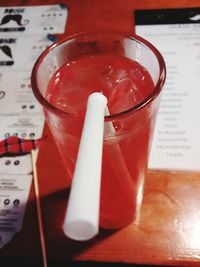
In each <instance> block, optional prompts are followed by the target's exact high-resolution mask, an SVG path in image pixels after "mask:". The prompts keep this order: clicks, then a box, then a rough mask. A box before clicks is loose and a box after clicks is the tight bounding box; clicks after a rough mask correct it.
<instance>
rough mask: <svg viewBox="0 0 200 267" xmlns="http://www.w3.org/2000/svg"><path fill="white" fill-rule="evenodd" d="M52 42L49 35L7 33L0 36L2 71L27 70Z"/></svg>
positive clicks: (0, 66)
mask: <svg viewBox="0 0 200 267" xmlns="http://www.w3.org/2000/svg"><path fill="white" fill-rule="evenodd" d="M51 44H52V41H51V40H49V39H48V36H47V35H39V34H38V35H20V36H18V35H16V33H12V34H10V33H9V34H7V35H6V36H4V37H3V38H0V72H3V71H6V72H7V71H16V70H17V71H27V70H29V71H30V73H31V70H32V68H33V65H34V63H35V61H36V60H37V58H38V57H39V55H40V54H41V53H42V52H43V51H44V50H45V49H46V48H47V47H48V46H49V45H51Z"/></svg>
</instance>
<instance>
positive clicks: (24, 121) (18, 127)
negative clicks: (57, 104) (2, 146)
mask: <svg viewBox="0 0 200 267" xmlns="http://www.w3.org/2000/svg"><path fill="white" fill-rule="evenodd" d="M0 121H1V126H0V139H5V138H6V137H9V136H13V135H16V136H18V137H20V138H23V139H38V138H40V137H41V136H42V132H43V126H44V118H43V117H40V116H33V115H32V116H19V115H16V116H9V115H6V116H1V115H0Z"/></svg>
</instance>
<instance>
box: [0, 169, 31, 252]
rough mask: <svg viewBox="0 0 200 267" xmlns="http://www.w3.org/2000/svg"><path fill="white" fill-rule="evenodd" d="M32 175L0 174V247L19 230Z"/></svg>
mask: <svg viewBox="0 0 200 267" xmlns="http://www.w3.org/2000/svg"><path fill="white" fill-rule="evenodd" d="M31 181H32V175H22V174H20V175H19V174H17V175H16V174H15V175H14V174H13V175H3V174H0V237H1V242H0V247H2V246H3V245H5V243H6V242H8V241H10V240H11V238H12V236H13V235H15V234H16V233H17V232H19V231H21V228H22V222H23V218H24V212H25V207H26V203H27V200H28V195H29V191H30V186H31Z"/></svg>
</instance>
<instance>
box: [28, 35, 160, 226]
mask: <svg viewBox="0 0 200 267" xmlns="http://www.w3.org/2000/svg"><path fill="white" fill-rule="evenodd" d="M138 62H139V63H140V64H139V63H138ZM143 66H145V68H144V67H143ZM164 80H165V64H164V61H163V58H162V56H161V55H160V53H159V52H158V51H157V49H156V48H155V47H153V46H152V45H151V44H150V43H148V42H147V41H145V40H144V39H142V38H140V37H138V36H133V37H132V36H131V37H129V36H124V34H120V33H111V32H90V33H82V34H77V35H74V36H71V37H67V38H65V39H63V40H61V41H59V42H57V43H55V44H53V45H52V46H51V47H50V48H48V49H47V50H46V51H45V52H44V53H43V54H42V55H41V56H40V58H39V59H38V61H37V62H36V64H35V66H34V69H33V73H32V87H33V92H34V94H35V96H36V97H37V99H38V101H39V102H40V103H41V104H42V106H43V108H44V112H45V118H46V121H47V123H48V125H49V127H50V129H51V132H52V134H53V137H54V139H55V142H56V143H57V146H58V148H59V151H60V154H61V156H62V158H63V161H64V164H65V166H66V170H67V174H68V176H69V178H72V177H73V172H74V167H75V162H76V157H77V152H78V146H79V142H80V136H81V132H82V127H83V122H84V116H85V109H86V101H87V98H88V96H89V95H90V94H91V93H92V92H102V93H103V94H104V95H105V96H106V97H107V98H108V108H109V112H110V116H107V117H106V118H105V134H104V144H103V161H102V181H101V200H100V202H101V203H100V226H102V227H104V228H112V229H114V228H120V227H123V226H125V225H127V224H129V223H130V222H131V221H132V220H133V219H134V217H135V216H137V212H138V211H139V209H140V204H141V200H142V193H143V184H144V179H145V174H146V170H147V162H148V155H149V150H150V143H151V139H152V133H153V128H154V122H155V117H156V114H157V111H158V107H159V99H160V92H161V89H162V87H163V83H164Z"/></svg>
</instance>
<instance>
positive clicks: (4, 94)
mask: <svg viewBox="0 0 200 267" xmlns="http://www.w3.org/2000/svg"><path fill="white" fill-rule="evenodd" d="M0 88H1V89H0V90H1V91H0V114H1V115H3V114H4V115H6V114H10V115H11V114H13V116H16V115H30V116H32V115H34V116H35V115H38V116H43V111H42V107H41V105H40V104H39V103H38V101H36V99H35V97H34V95H33V92H32V88H31V81H30V71H11V72H3V73H1V77H0Z"/></svg>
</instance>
